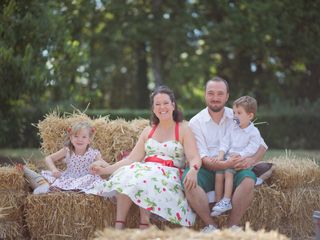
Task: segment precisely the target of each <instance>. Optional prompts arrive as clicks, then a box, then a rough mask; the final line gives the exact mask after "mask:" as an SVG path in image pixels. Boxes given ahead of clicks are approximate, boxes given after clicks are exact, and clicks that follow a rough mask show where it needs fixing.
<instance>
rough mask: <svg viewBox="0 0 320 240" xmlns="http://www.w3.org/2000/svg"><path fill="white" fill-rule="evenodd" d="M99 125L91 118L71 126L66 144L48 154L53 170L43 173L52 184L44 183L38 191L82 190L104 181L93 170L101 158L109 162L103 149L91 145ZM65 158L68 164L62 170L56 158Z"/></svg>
mask: <svg viewBox="0 0 320 240" xmlns="http://www.w3.org/2000/svg"><path fill="white" fill-rule="evenodd" d="M94 132H95V129H94V128H93V127H92V126H91V125H90V123H89V122H78V123H76V124H74V125H73V126H72V127H71V128H70V129H68V134H67V138H66V142H65V147H63V148H62V149H60V150H59V151H57V152H55V153H53V154H51V155H49V156H47V157H46V159H45V162H46V164H47V166H48V168H49V169H50V171H42V173H41V174H42V176H43V177H44V178H45V179H46V180H47V181H48V182H49V184H50V188H49V187H47V188H45V187H43V186H42V187H41V189H35V190H34V193H35V194H39V193H45V192H48V191H50V190H79V191H85V190H86V189H89V188H92V186H93V184H95V183H98V182H100V181H102V179H101V177H100V176H97V175H93V174H91V173H90V172H89V166H90V165H91V164H92V163H93V162H95V161H99V162H101V164H102V165H103V166H108V165H109V164H108V163H107V162H105V161H104V160H103V159H102V157H101V154H100V152H99V150H96V149H93V148H91V147H90V143H91V141H92V139H93V135H94ZM61 159H64V162H65V163H66V165H67V168H66V170H65V171H64V172H61V171H60V170H59V169H58V168H57V167H56V165H55V164H54V163H55V162H56V161H58V160H61Z"/></svg>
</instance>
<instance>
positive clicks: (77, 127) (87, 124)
mask: <svg viewBox="0 0 320 240" xmlns="http://www.w3.org/2000/svg"><path fill="white" fill-rule="evenodd" d="M82 129H86V130H88V132H89V138H90V140H91V141H92V139H93V137H94V134H95V131H96V130H95V128H94V127H92V125H91V123H90V122H77V123H75V124H73V125H72V127H70V128H68V130H67V136H66V139H65V141H64V145H65V146H66V147H68V148H69V149H70V151H72V152H74V151H75V149H74V146H73V145H72V143H71V140H70V137H71V136H73V135H75V134H77V133H78V132H79V131H80V130H82ZM88 148H89V145H88V147H87V150H88Z"/></svg>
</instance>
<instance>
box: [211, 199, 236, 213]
mask: <svg viewBox="0 0 320 240" xmlns="http://www.w3.org/2000/svg"><path fill="white" fill-rule="evenodd" d="M230 209H232V205H231V201H230V200H226V199H224V198H223V199H222V200H220V201H219V202H218V203H217V204H216V205H215V206H214V207H213V208H212V211H213V212H219V213H220V214H221V213H224V212H226V211H228V210H230ZM220 214H219V215H220Z"/></svg>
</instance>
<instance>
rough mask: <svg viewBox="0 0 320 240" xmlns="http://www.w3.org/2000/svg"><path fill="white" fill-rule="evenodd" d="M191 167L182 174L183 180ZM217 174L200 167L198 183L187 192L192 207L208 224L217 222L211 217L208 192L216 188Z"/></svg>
mask: <svg viewBox="0 0 320 240" xmlns="http://www.w3.org/2000/svg"><path fill="white" fill-rule="evenodd" d="M188 171H189V168H186V169H185V171H184V173H183V176H182V185H183V180H184V178H185V176H186V174H187V173H188ZM214 180H215V174H214V173H213V172H212V171H209V170H207V169H205V168H200V169H199V172H198V185H197V187H196V188H194V189H192V190H186V189H185V194H186V198H187V201H188V203H189V205H190V207H191V208H192V209H193V210H194V211H195V212H196V213H197V215H198V216H199V217H200V218H201V219H202V221H203V222H204V223H205V224H206V225H214V226H216V223H215V222H214V221H213V219H212V218H211V217H210V208H209V202H208V197H207V194H206V192H209V191H212V190H213V189H214V184H215V183H214Z"/></svg>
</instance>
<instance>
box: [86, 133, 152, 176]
mask: <svg viewBox="0 0 320 240" xmlns="http://www.w3.org/2000/svg"><path fill="white" fill-rule="evenodd" d="M149 132H150V127H146V128H145V129H144V130H143V131H142V133H141V135H140V137H139V139H138V141H137V143H136V145H135V146H134V148H133V150H132V151H131V153H130V154H129V156H127V157H126V158H124V159H123V160H121V161H119V162H116V163H115V164H113V165H110V166H108V167H103V166H101V165H100V164H96V163H95V162H94V163H92V165H91V167H90V170H91V172H92V173H93V174H97V175H110V174H112V173H113V172H115V171H116V170H117V169H119V168H120V167H123V166H126V165H130V164H131V163H133V162H140V161H142V159H143V158H144V156H145V151H144V144H145V142H146V141H147V139H148V133H149Z"/></svg>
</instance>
